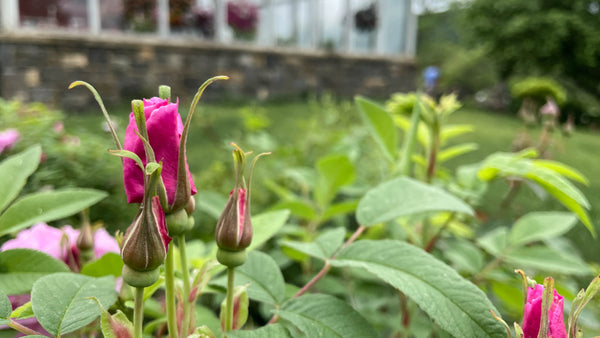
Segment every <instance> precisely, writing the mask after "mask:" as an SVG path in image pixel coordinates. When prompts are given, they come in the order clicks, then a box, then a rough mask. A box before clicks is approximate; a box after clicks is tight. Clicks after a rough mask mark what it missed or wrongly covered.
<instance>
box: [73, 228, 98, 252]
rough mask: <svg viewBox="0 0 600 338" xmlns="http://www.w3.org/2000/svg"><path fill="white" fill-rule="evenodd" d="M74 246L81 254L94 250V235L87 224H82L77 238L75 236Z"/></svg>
mask: <svg viewBox="0 0 600 338" xmlns="http://www.w3.org/2000/svg"><path fill="white" fill-rule="evenodd" d="M76 245H77V248H78V249H79V250H80V251H81V252H85V251H91V250H93V249H94V234H93V233H92V226H91V225H90V223H89V222H84V223H83V225H82V226H81V231H80V232H79V236H77V241H76Z"/></svg>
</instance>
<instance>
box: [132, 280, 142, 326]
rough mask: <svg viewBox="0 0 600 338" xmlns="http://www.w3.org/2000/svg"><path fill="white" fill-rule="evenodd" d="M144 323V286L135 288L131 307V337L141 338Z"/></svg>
mask: <svg viewBox="0 0 600 338" xmlns="http://www.w3.org/2000/svg"><path fill="white" fill-rule="evenodd" d="M143 325H144V288H135V307H134V308H133V337H134V338H142V328H143Z"/></svg>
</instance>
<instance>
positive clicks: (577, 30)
mask: <svg viewBox="0 0 600 338" xmlns="http://www.w3.org/2000/svg"><path fill="white" fill-rule="evenodd" d="M462 19H463V21H462V26H463V28H464V29H465V31H466V33H467V35H468V36H469V37H470V42H471V43H473V44H474V45H477V46H483V47H484V48H485V50H486V52H487V53H488V55H489V56H490V57H491V58H492V59H493V60H494V61H495V62H496V63H497V65H498V67H499V71H500V75H501V76H502V77H503V78H504V79H507V78H509V77H510V76H514V75H523V76H530V75H544V76H553V77H555V78H559V79H561V80H563V81H565V82H567V83H570V84H572V86H573V87H574V88H578V89H582V90H584V91H585V92H587V93H588V94H591V95H593V96H596V97H600V81H598V79H600V1H597V0H569V1H564V0H527V1H523V0H502V1H498V0H473V1H471V2H468V3H467V5H466V7H465V8H464V11H463V18H462Z"/></svg>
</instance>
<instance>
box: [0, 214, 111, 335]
mask: <svg viewBox="0 0 600 338" xmlns="http://www.w3.org/2000/svg"><path fill="white" fill-rule="evenodd" d="M78 236H79V230H76V229H73V228H72V227H71V226H70V225H67V226H64V227H62V228H61V229H58V228H54V227H51V226H49V225H48V224H46V223H37V224H35V225H34V226H32V227H31V228H29V229H25V230H23V231H21V232H19V233H18V234H17V237H16V238H15V239H11V240H9V241H7V242H6V243H4V244H3V245H2V247H1V248H0V251H5V250H10V249H20V248H22V249H33V250H38V251H41V252H44V253H46V254H48V255H50V256H52V257H54V258H56V259H60V260H62V261H63V262H65V263H67V265H69V267H71V268H73V265H72V263H74V264H75V265H76V266H75V267H77V268H80V266H79V249H78V248H77V246H76V242H77V237H78ZM63 238H64V239H63ZM67 241H68V242H67ZM65 242H66V243H68V246H67V245H66V243H65ZM108 252H114V253H119V245H118V244H117V241H116V240H115V239H114V238H113V237H112V236H111V235H109V234H108V232H107V231H106V230H105V229H103V228H100V229H98V230H96V231H95V232H94V257H95V258H100V257H102V256H103V255H104V254H106V253H108ZM73 260H74V261H73ZM116 282H117V287H116V289H117V291H119V290H120V288H121V283H122V280H121V278H118V279H117V281H116ZM30 299H31V297H30V295H29V294H24V295H10V296H9V300H10V302H11V304H12V308H13V310H14V309H16V308H17V307H19V306H21V305H23V304H25V303H27V302H28V301H29V300H30ZM18 322H19V323H20V324H21V325H24V326H26V327H28V328H30V329H34V330H35V331H37V332H39V333H41V334H43V335H46V336H48V337H51V335H50V334H49V333H48V332H47V331H46V330H44V328H43V327H42V326H41V325H40V324H39V323H38V321H37V320H36V319H35V318H28V319H23V320H19V321H18ZM22 335H23V334H18V335H17V337H20V336H22Z"/></svg>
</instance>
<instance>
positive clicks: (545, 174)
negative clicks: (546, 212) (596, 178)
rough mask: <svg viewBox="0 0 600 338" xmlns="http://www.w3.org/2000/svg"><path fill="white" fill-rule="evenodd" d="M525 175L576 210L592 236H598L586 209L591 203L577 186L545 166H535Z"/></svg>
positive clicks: (572, 209) (570, 208)
mask: <svg viewBox="0 0 600 338" xmlns="http://www.w3.org/2000/svg"><path fill="white" fill-rule="evenodd" d="M525 177H527V178H529V179H531V180H533V181H535V182H537V183H538V184H539V185H541V186H542V187H544V188H545V189H546V190H547V191H548V192H549V193H550V194H552V196H554V198H556V199H557V200H559V201H560V202H561V203H562V204H563V205H564V206H565V207H566V208H567V209H569V210H571V211H572V212H574V213H575V214H576V215H577V216H578V217H579V219H580V220H581V222H582V223H583V224H584V225H585V226H586V227H587V229H588V230H589V231H590V233H591V234H592V236H594V237H596V230H595V229H594V225H593V224H592V222H591V221H590V218H589V216H588V214H587V213H586V211H585V210H584V208H585V209H589V208H590V203H589V202H588V200H587V198H586V197H585V195H583V193H582V192H581V191H580V190H579V189H577V187H575V186H574V185H573V184H572V183H571V182H569V181H568V180H566V179H565V178H563V177H562V176H560V175H559V174H558V173H556V172H555V171H552V170H550V169H547V168H544V167H535V170H533V171H530V172H529V173H528V174H527V175H526V176H525Z"/></svg>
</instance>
